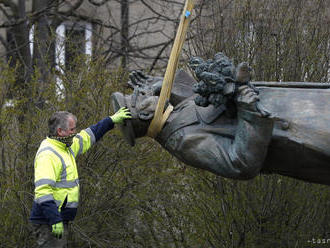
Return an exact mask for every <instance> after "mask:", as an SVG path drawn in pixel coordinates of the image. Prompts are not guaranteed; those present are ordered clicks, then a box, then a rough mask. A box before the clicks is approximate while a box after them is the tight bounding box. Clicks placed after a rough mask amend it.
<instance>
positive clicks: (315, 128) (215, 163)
mask: <svg viewBox="0 0 330 248" xmlns="http://www.w3.org/2000/svg"><path fill="white" fill-rule="evenodd" d="M189 65H190V67H191V68H192V70H193V71H194V73H195V76H196V78H197V79H198V82H197V81H196V80H195V79H194V78H193V77H191V76H190V75H189V74H188V73H186V72H184V71H179V72H178V73H177V75H176V77H175V81H174V84H173V89H172V94H171V98H170V102H169V103H168V104H172V105H173V106H174V110H173V112H172V113H171V114H170V116H169V118H168V119H167V121H166V123H165V125H164V127H163V129H162V130H161V131H160V133H158V135H157V136H156V137H155V140H156V141H157V142H159V143H160V144H161V145H162V146H163V147H164V148H165V149H166V150H168V151H169V152H170V153H171V154H173V155H174V156H175V157H177V158H178V159H179V160H181V161H183V162H184V163H186V164H187V165H190V166H193V167H197V168H201V169H205V170H208V171H211V172H213V173H215V174H217V175H220V176H223V177H227V178H232V179H243V180H244V179H250V178H253V177H255V176H256V175H258V174H260V173H277V174H281V175H285V176H290V177H293V178H297V179H301V180H305V181H308V182H313V183H320V184H327V185H330V110H329V109H330V108H329V105H330V90H329V89H316V88H287V87H280V86H278V87H271V86H272V85H269V86H267V84H266V86H257V85H258V84H257V83H251V82H250V73H249V70H250V68H249V66H248V65H247V64H246V63H241V64H239V65H238V66H237V67H235V66H234V65H233V63H232V62H231V60H230V59H228V57H226V56H225V55H224V54H222V53H218V54H216V55H215V56H214V59H210V60H207V61H204V60H202V59H201V58H198V57H197V58H196V57H194V58H192V59H191V60H190V62H189ZM130 79H131V80H130V82H128V83H129V85H130V86H131V87H133V88H134V92H133V94H131V95H123V94H122V93H120V92H116V93H114V94H112V96H111V103H112V106H113V108H114V110H115V111H116V110H118V109H119V108H120V107H122V106H127V107H128V108H129V109H130V111H131V112H132V116H133V118H132V120H129V121H126V122H125V124H124V125H122V126H121V131H122V133H123V135H124V137H125V139H126V141H127V142H128V143H129V144H130V145H132V146H133V145H134V144H135V139H136V138H139V137H143V136H145V135H146V134H147V130H148V127H149V124H150V121H151V119H152V118H153V114H154V111H155V108H156V104H157V101H158V95H159V92H160V88H161V85H162V78H160V77H150V76H145V75H144V74H142V73H140V72H133V73H132V74H131V75H130Z"/></svg>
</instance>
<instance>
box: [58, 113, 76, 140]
mask: <svg viewBox="0 0 330 248" xmlns="http://www.w3.org/2000/svg"><path fill="white" fill-rule="evenodd" d="M57 133H58V136H60V137H66V136H69V135H71V134H74V133H76V121H75V120H74V119H73V118H71V117H69V119H68V129H67V130H65V129H62V128H58V129H57Z"/></svg>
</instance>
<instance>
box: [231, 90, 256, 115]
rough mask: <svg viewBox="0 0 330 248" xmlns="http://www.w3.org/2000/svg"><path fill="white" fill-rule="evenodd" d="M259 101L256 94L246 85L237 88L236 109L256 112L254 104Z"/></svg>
mask: <svg viewBox="0 0 330 248" xmlns="http://www.w3.org/2000/svg"><path fill="white" fill-rule="evenodd" d="M258 101H259V97H258V95H257V93H256V92H255V91H254V90H253V89H252V88H251V87H249V86H248V85H243V86H240V87H239V88H238V92H237V97H236V103H237V106H238V107H241V108H244V109H246V110H250V111H257V108H256V103H257V102H258Z"/></svg>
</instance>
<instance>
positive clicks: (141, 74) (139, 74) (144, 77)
mask: <svg viewBox="0 0 330 248" xmlns="http://www.w3.org/2000/svg"><path fill="white" fill-rule="evenodd" d="M136 73H137V75H138V76H139V77H140V78H142V79H145V80H146V79H148V76H147V75H145V74H144V73H143V72H142V71H139V70H137V71H136Z"/></svg>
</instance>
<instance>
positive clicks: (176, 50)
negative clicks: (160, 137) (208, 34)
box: [147, 0, 194, 138]
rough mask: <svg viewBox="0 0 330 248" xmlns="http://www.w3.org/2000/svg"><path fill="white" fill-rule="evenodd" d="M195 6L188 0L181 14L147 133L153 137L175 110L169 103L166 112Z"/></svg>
mask: <svg viewBox="0 0 330 248" xmlns="http://www.w3.org/2000/svg"><path fill="white" fill-rule="evenodd" d="M193 8H194V0H186V4H185V7H184V9H183V13H182V15H181V20H180V24H179V27H178V30H177V33H176V36H175V40H174V44H173V47H172V50H171V54H170V58H169V61H168V64H167V67H166V71H165V76H164V79H163V85H162V89H161V91H160V96H159V100H158V103H157V107H156V110H155V115H154V118H153V119H152V121H151V123H150V126H149V129H148V133H147V135H148V136H149V137H152V138H155V137H156V136H157V134H158V133H159V132H160V130H161V129H162V128H163V126H164V124H165V122H166V120H167V118H168V117H169V115H170V113H171V112H172V110H173V106H172V105H170V104H169V106H168V107H167V109H166V111H165V112H164V108H165V104H166V101H168V100H169V99H170V96H171V91H172V85H173V80H174V76H175V72H176V69H177V67H178V61H179V57H180V53H181V50H182V46H183V43H184V41H185V38H186V33H187V29H188V25H189V22H190V19H191V12H192V9H193Z"/></svg>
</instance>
